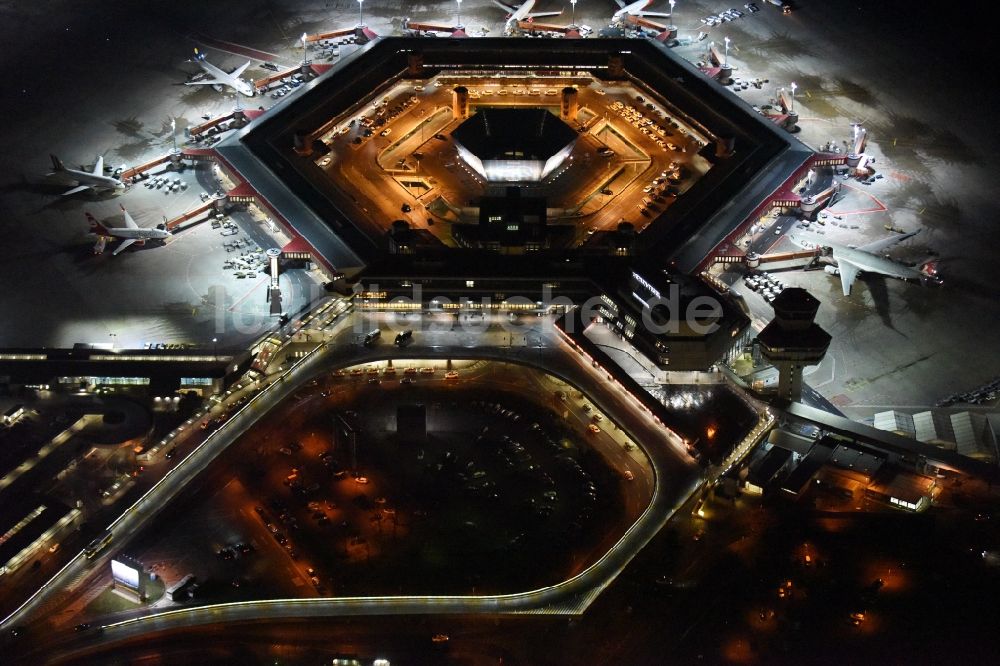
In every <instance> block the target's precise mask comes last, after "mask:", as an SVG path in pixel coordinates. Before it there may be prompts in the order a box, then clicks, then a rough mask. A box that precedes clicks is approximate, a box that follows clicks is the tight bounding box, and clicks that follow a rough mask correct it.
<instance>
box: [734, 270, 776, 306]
mask: <svg viewBox="0 0 1000 666" xmlns="http://www.w3.org/2000/svg"><path fill="white" fill-rule="evenodd" d="M743 282H744V283H746V286H747V287H748V288H749V289H750V290H751V291H756V292H759V293H760V295H761V296H762V297H763V298H764V300H765V301H767V302H768V303H771V302H772V301H774V299H775V298H777V297H778V294H780V293H781V292H782V291H784V289H785V284H784V283H783V282H782V281H781V280H779V279H778V278H776V277H774V276H773V275H771V274H770V273H765V272H763V271H761V272H754V273H747V275H746V277H744V278H743Z"/></svg>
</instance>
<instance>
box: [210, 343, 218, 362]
mask: <svg viewBox="0 0 1000 666" xmlns="http://www.w3.org/2000/svg"><path fill="white" fill-rule="evenodd" d="M218 342H219V338H212V356H214V357H215V360H216V361H218V360H219V345H218Z"/></svg>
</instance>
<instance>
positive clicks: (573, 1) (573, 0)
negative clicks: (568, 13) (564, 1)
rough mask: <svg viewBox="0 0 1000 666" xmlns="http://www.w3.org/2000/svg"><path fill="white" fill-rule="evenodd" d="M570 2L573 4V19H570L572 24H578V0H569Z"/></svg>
mask: <svg viewBox="0 0 1000 666" xmlns="http://www.w3.org/2000/svg"><path fill="white" fill-rule="evenodd" d="M569 4H570V5H572V6H573V20H572V21H570V25H572V26H576V0H569Z"/></svg>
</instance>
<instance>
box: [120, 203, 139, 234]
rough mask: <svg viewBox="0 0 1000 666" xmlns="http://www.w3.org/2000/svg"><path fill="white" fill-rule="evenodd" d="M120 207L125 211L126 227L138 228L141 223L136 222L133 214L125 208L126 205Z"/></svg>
mask: <svg viewBox="0 0 1000 666" xmlns="http://www.w3.org/2000/svg"><path fill="white" fill-rule="evenodd" d="M119 208H121V209H122V212H123V213H125V228H126V229H138V228H139V225H138V224H136V223H135V220H133V219H132V216H131V215H129V214H128V211H127V210H125V206H119Z"/></svg>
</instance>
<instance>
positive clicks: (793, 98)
mask: <svg viewBox="0 0 1000 666" xmlns="http://www.w3.org/2000/svg"><path fill="white" fill-rule="evenodd" d="M788 87H789V88H791V89H792V103H791V108H790V109H788V110H789V111H794V110H795V89H796V88H798V86H797V85H795V81H792V85H790V86H788Z"/></svg>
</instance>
